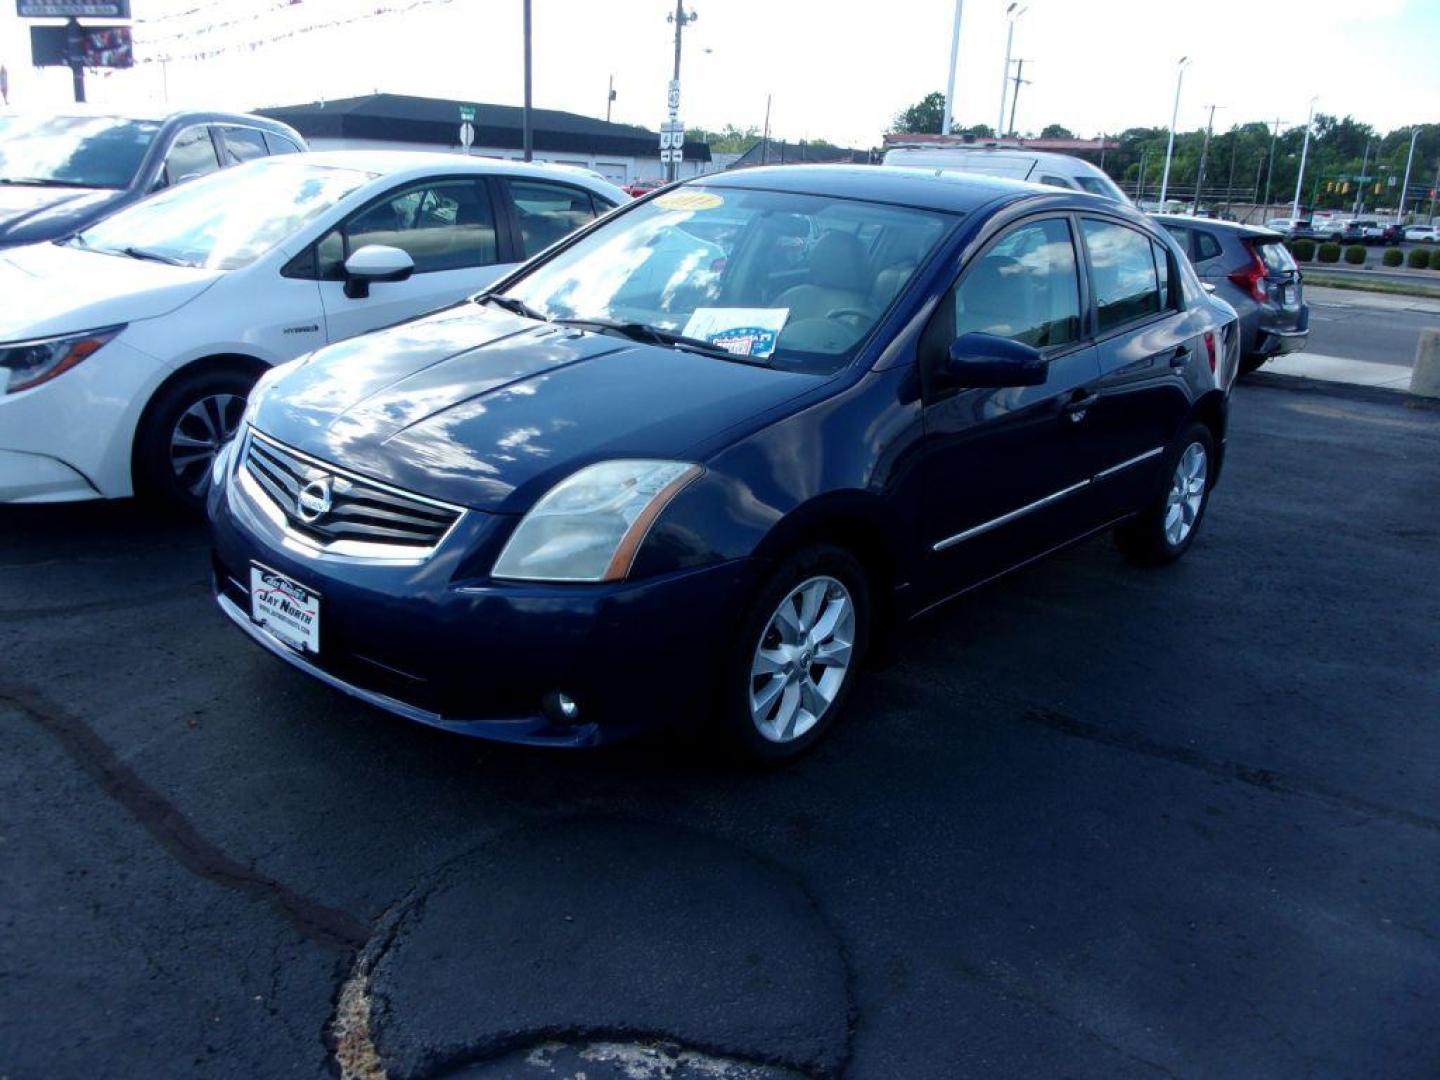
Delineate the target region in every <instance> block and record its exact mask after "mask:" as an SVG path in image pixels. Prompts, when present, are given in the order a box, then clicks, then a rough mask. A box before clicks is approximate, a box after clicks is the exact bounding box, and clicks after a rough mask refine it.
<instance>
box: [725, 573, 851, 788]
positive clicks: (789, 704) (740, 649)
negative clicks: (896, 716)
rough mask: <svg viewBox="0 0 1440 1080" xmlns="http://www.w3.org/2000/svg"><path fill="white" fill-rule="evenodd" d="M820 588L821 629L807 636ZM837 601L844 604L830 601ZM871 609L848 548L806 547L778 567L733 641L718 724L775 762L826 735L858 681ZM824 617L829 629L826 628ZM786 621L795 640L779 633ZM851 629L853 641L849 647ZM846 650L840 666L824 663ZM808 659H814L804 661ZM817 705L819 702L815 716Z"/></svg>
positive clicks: (749, 753) (743, 747)
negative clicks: (811, 604) (810, 602)
mask: <svg viewBox="0 0 1440 1080" xmlns="http://www.w3.org/2000/svg"><path fill="white" fill-rule="evenodd" d="M820 587H823V588H824V593H823V599H822V600H821V601H820V604H819V607H818V609H817V610H816V611H815V613H814V616H813V618H811V621H810V625H811V626H812V627H816V626H818V627H820V630H821V635H820V636H815V637H810V636H809V635H806V634H804V633H803V628H804V626H805V620H806V618H807V616H809V615H810V612H807V610H806V605H805V594H807V593H809V594H812V595H821V594H819V593H816V592H815V590H817V589H818V588H820ZM837 603H838V604H839V605H840V606H839V607H838V608H835V607H833V605H836V604H837ZM847 605H848V607H847ZM782 607H788V610H789V612H790V616H791V617H790V619H785V618H782V616H781V610H782ZM871 610H872V608H871V602H870V586H869V581H868V579H867V577H866V574H865V570H864V568H863V567H862V566H861V565H860V563H859V561H858V560H857V559H856V558H855V556H854V555H852V554H850V553H849V552H848V551H846V550H844V549H843V548H839V547H832V546H830V545H818V546H815V547H808V548H804V549H803V550H801V551H798V552H796V553H795V554H793V555H791V556H790V557H789V558H787V559H786V560H785V561H784V562H783V563H781V564H780V565H779V566H778V567H777V568H776V569H775V572H774V573H773V574H771V575H770V577H769V578H768V579H767V580H766V582H765V584H763V585H762V586H761V587H760V588H759V589H758V590H757V591H756V593H755V596H754V597H753V599H752V600H751V602H750V604H749V606H748V608H747V610H746V613H745V615H744V616H743V617H742V618H741V620H740V623H739V627H740V629H739V634H738V636H737V641H736V647H735V650H734V652H733V654H732V656H731V657H730V659H729V661H728V663H727V670H726V671H725V672H724V676H723V678H724V686H723V689H722V693H721V695H720V717H719V719H720V722H721V724H720V726H721V729H722V731H723V733H724V734H725V735H726V736H727V737H728V741H729V742H730V743H731V744H732V745H733V746H734V748H735V749H737V750H739V751H740V752H741V753H742V754H743V755H744V756H745V757H746V758H748V759H749V760H750V761H752V762H756V763H760V764H770V765H775V764H782V763H784V762H787V761H791V760H793V759H795V758H797V757H799V756H800V755H801V754H803V753H805V752H806V751H807V750H809V749H810V748H811V747H812V746H814V745H815V743H817V742H819V741H820V739H821V738H823V737H824V735H825V733H826V732H827V731H829V730H830V728H831V727H832V726H833V725H834V724H835V721H836V719H837V717H839V715H840V714H841V713H842V712H843V711H844V708H845V702H846V701H847V700H848V699H849V696H850V691H851V689H852V688H853V687H854V685H855V679H856V677H857V675H858V672H859V667H860V663H861V661H862V659H863V658H864V656H865V650H866V646H867V645H868V643H869V636H870V613H871ZM847 611H848V619H847ZM827 623H828V624H829V626H828V629H829V630H830V632H829V634H825V633H824V631H825V630H826V629H827V626H826V624H827ZM782 624H788V625H790V628H791V629H790V636H792V637H793V640H788V641H787V640H785V636H786V635H782V634H781V633H780V628H781V626H782ZM847 630H848V636H849V639H850V641H849V647H848V652H845V651H844V648H843V646H844V638H845V637H846V636H847V634H846V631H847ZM813 633H814V630H813V629H812V630H811V634H813ZM795 649H803V650H804V651H803V652H800V653H799V654H798V655H794V656H789V658H788V660H786V661H784V664H785V666H782V659H781V658H782V657H784V656H787V655H788V654H790V653H791V651H792V650H795ZM762 651H763V652H764V653H765V654H766V655H765V656H764V657H763V659H762V656H761V653H762ZM842 655H843V656H844V658H845V663H844V666H843V668H842V667H839V666H838V665H835V664H825V663H823V662H820V661H821V658H822V657H825V656H828V657H830V658H832V659H833V658H838V657H841V656H842ZM807 659H814V660H815V661H816V662H815V663H813V664H810V665H808V666H806V665H805V663H804V661H805V660H807ZM765 664H769V665H770V666H771V669H770V670H769V671H762V670H761V668H762V667H763V666H764V665H765ZM836 671H839V677H838V678H835V677H834V673H835V672H836ZM827 680H828V682H827ZM771 687H777V688H778V689H773V690H772V689H769V688H771ZM767 691H768V692H767ZM816 705H820V706H821V707H820V708H819V709H818V715H817V710H816V708H815V706H816ZM787 708H788V709H789V711H788V712H787V711H786V709H787ZM787 729H788V730H787Z"/></svg>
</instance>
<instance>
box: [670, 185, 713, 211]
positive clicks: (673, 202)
mask: <svg viewBox="0 0 1440 1080" xmlns="http://www.w3.org/2000/svg"><path fill="white" fill-rule="evenodd" d="M655 205H656V206H663V207H664V208H665V209H666V210H714V209H716V208H717V207H721V206H724V205H725V200H724V198H723V197H721V196H719V195H716V194H715V193H714V192H713V191H694V190H689V191H687V190H686V189H685V188H681V189H680V190H679V191H668V192H666V193H665V194H664V195H657V196H655Z"/></svg>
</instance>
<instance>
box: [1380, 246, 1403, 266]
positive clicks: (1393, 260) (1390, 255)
mask: <svg viewBox="0 0 1440 1080" xmlns="http://www.w3.org/2000/svg"><path fill="white" fill-rule="evenodd" d="M1380 261H1381V262H1383V263H1384V264H1385V265H1386V266H1399V265H1400V264H1401V263H1403V262H1404V261H1405V252H1403V251H1401V250H1400V249H1399V248H1386V249H1385V254H1384V255H1382V256H1381V257H1380Z"/></svg>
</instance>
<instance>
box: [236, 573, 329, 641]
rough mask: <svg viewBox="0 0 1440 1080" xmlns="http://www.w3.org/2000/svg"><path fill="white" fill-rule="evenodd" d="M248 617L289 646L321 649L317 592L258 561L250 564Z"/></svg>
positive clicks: (318, 597) (318, 595) (318, 596)
mask: <svg viewBox="0 0 1440 1080" xmlns="http://www.w3.org/2000/svg"><path fill="white" fill-rule="evenodd" d="M250 618H252V619H254V620H255V622H256V623H258V624H259V625H260V626H263V627H264V628H265V629H266V630H268V631H270V633H272V634H273V635H275V636H276V637H277V638H279V639H280V640H281V641H283V642H284V643H285V644H286V645H289V646H290V647H291V648H292V649H299V650H301V651H302V652H312V653H318V652H319V651H320V594H319V593H317V592H316V591H315V590H314V589H311V588H308V587H306V586H304V585H301V584H300V583H299V582H298V581H292V580H291V579H290V578H288V577H286V576H285V575H284V574H277V573H276V572H275V571H274V570H271V569H270V568H269V567H265V566H261V565H260V564H259V563H251V564H250Z"/></svg>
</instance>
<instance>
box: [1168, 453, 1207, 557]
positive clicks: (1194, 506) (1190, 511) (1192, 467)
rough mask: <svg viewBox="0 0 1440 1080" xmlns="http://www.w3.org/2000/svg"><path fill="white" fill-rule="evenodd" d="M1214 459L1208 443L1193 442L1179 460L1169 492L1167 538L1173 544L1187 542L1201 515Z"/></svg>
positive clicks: (1175, 545) (1176, 545) (1173, 545)
mask: <svg viewBox="0 0 1440 1080" xmlns="http://www.w3.org/2000/svg"><path fill="white" fill-rule="evenodd" d="M1209 468H1210V463H1209V461H1208V460H1207V457H1206V454H1205V447H1203V446H1202V445H1200V444H1199V443H1198V442H1193V443H1191V444H1190V445H1189V446H1187V447H1186V448H1185V452H1184V453H1183V454H1181V455H1180V460H1179V461H1177V462H1176V463H1175V474H1174V475H1173V476H1172V477H1171V478H1170V490H1169V492H1168V493H1167V494H1166V496H1165V540H1166V542H1167V543H1169V545H1170V546H1171V547H1179V546H1180V545H1181V544H1183V543H1184V542H1185V539H1186V537H1188V536H1189V535H1190V533H1191V531H1192V530H1193V529H1194V528H1195V522H1196V520H1197V519H1198V518H1199V517H1200V507H1201V506H1202V505H1203V504H1204V502H1205V481H1206V479H1207V477H1208V475H1209Z"/></svg>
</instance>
